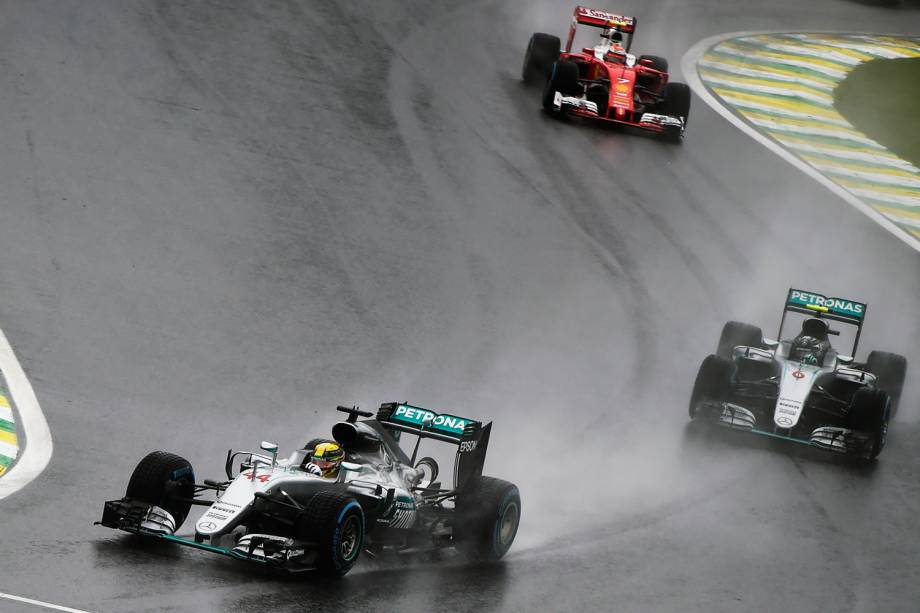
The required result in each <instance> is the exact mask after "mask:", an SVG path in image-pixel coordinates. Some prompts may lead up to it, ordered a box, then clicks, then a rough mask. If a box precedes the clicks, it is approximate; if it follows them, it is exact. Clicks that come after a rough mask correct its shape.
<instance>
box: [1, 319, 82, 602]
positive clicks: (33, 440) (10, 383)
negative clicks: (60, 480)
mask: <svg viewBox="0 0 920 613" xmlns="http://www.w3.org/2000/svg"><path fill="white" fill-rule="evenodd" d="M0 371H3V376H4V378H5V379H6V385H7V387H8V388H9V391H10V396H12V397H13V404H15V405H16V410H17V412H18V413H19V422H20V424H21V425H22V430H23V432H25V442H23V441H20V442H19V447H20V450H21V453H20V455H19V458H18V459H17V460H16V463H15V464H13V466H12V467H11V468H10V469H9V471H7V473H6V474H4V475H3V477H0V499H3V498H6V497H7V496H9V495H10V494H13V493H15V492H18V491H19V490H21V489H22V488H24V487H25V486H26V485H28V484H29V482H31V481H32V480H33V479H34V478H35V477H37V476H38V475H39V474H41V472H42V471H43V470H45V467H46V466H48V462H49V460H51V452H52V450H53V445H52V443H51V430H49V429H48V422H47V421H45V416H44V415H43V414H42V408H41V406H39V404H38V399H37V398H36V397H35V392H34V391H33V390H32V384H31V383H29V379H28V378H27V377H26V373H25V372H23V370H22V366H21V365H20V364H19V360H17V359H16V354H15V353H13V348H12V347H10V342H9V341H8V340H7V339H6V335H5V334H4V333H3V330H0ZM23 446H24V450H23ZM62 610H67V611H73V610H75V609H62Z"/></svg>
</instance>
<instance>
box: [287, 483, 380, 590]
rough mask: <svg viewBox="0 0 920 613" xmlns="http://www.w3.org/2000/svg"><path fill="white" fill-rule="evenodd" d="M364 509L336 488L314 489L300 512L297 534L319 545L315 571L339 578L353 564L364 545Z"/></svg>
mask: <svg viewBox="0 0 920 613" xmlns="http://www.w3.org/2000/svg"><path fill="white" fill-rule="evenodd" d="M365 531H366V527H365V525H364V510H363V509H362V508H361V505H360V504H359V503H358V501H357V500H355V499H354V498H353V497H351V496H349V495H347V494H345V493H344V492H338V491H331V490H327V491H323V492H317V493H316V494H315V495H314V496H313V498H311V499H310V502H309V503H308V504H307V508H306V509H305V510H304V512H303V515H301V517H300V520H299V527H298V536H299V537H300V538H302V539H304V540H307V541H312V542H315V543H317V544H318V546H319V556H318V557H317V561H316V567H317V571H318V572H320V573H321V574H323V575H326V576H327V577H332V578H339V577H342V576H344V575H345V573H347V572H348V571H349V570H351V567H352V566H354V564H355V562H356V561H357V560H358V556H359V555H360V554H361V550H362V549H363V548H364V536H365Z"/></svg>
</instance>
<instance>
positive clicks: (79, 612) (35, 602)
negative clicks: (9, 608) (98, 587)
mask: <svg viewBox="0 0 920 613" xmlns="http://www.w3.org/2000/svg"><path fill="white" fill-rule="evenodd" d="M0 598H6V599H7V600H15V601H16V602H24V603H25V604H30V605H34V606H36V607H45V608H46V609H52V610H54V611H66V612H67V613H90V612H89V611H84V610H83V609H72V608H70V607H62V606H61V605H59V604H51V603H50V602H42V601H41V600H32V599H31V598H23V597H22V596H13V595H12V594H4V593H3V592H0Z"/></svg>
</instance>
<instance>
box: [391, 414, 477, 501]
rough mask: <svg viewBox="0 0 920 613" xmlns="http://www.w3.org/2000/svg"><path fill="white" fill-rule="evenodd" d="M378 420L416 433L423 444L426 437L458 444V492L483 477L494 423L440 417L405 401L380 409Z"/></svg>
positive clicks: (393, 428) (446, 415) (456, 480)
mask: <svg viewBox="0 0 920 613" xmlns="http://www.w3.org/2000/svg"><path fill="white" fill-rule="evenodd" d="M377 421H378V422H379V423H380V425H381V426H383V427H384V428H385V429H387V430H392V431H396V432H406V433H408V434H414V435H416V436H418V437H419V442H420V441H421V439H423V438H430V439H435V440H438V441H443V442H445V443H451V444H454V445H457V458H456V461H455V463H454V485H455V487H456V488H457V489H461V488H462V487H463V485H464V484H465V483H467V482H468V481H469V480H470V479H471V478H473V477H478V476H480V475H481V474H482V468H483V466H484V465H485V461H486V451H487V450H488V447H489V436H490V434H491V432H492V422H489V423H487V424H485V425H483V424H482V423H481V422H478V421H475V420H473V419H469V418H466V417H459V416H457V415H450V414H448V413H441V414H438V413H435V412H434V411H430V410H428V409H424V408H422V407H416V406H412V405H411V404H408V403H405V402H387V403H384V404H381V405H380V408H379V409H378V410H377ZM417 451H418V444H416V452H417ZM415 455H416V453H413V454H412V458H411V462H412V463H413V464H414V463H415Z"/></svg>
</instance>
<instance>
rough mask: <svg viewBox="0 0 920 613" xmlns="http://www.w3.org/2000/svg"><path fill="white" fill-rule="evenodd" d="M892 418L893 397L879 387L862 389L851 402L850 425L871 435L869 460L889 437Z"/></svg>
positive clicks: (873, 457) (882, 447)
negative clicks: (889, 421) (889, 422)
mask: <svg viewBox="0 0 920 613" xmlns="http://www.w3.org/2000/svg"><path fill="white" fill-rule="evenodd" d="M890 418H891V397H890V396H889V395H888V392H886V391H884V390H879V389H866V388H863V389H860V390H857V391H856V393H855V394H854V395H853V402H852V403H851V404H850V415H849V419H848V425H849V427H850V428H852V429H853V430H858V431H860V432H865V433H866V434H869V435H871V439H870V444H869V445H870V446H869V450H868V452H867V457H866V459H867V460H874V459H875V458H876V457H877V456H878V454H879V453H881V452H882V449H884V448H885V442H886V441H887V439H888V420H889V419H890Z"/></svg>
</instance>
